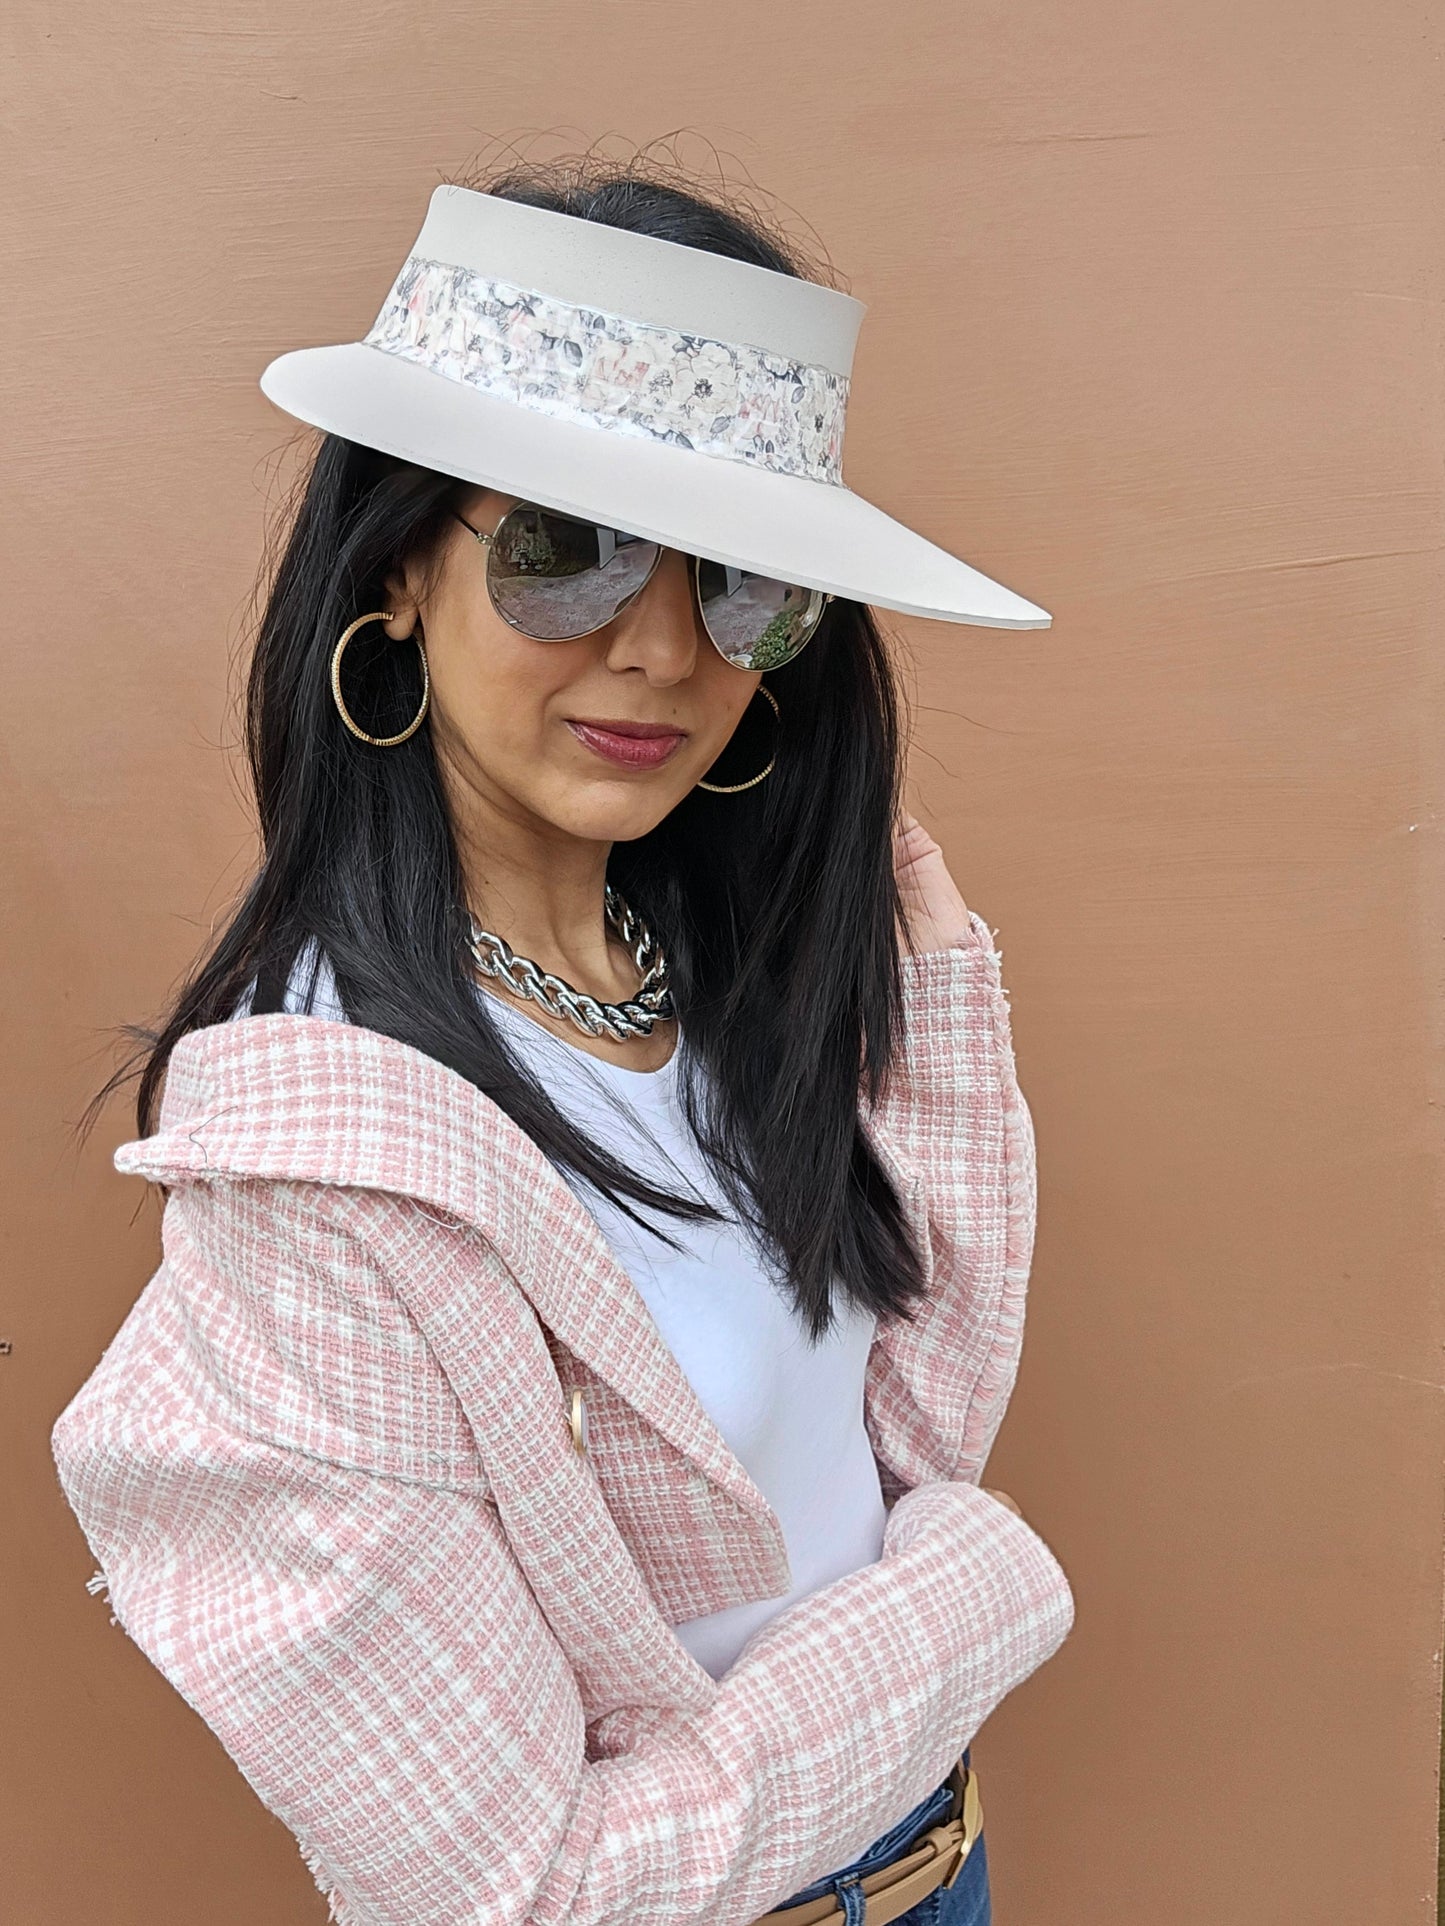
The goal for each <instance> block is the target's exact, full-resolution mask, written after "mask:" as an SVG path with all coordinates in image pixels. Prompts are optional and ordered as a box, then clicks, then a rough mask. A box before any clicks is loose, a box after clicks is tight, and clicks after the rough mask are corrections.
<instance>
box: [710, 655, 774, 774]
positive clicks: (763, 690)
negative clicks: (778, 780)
mask: <svg viewBox="0 0 1445 1926" xmlns="http://www.w3.org/2000/svg"><path fill="white" fill-rule="evenodd" d="M753 694H754V695H765V696H766V697H767V698H768V701H769V702H771V703H772V705H773V714H774V716H775V717H776V718H777V721H778V726H779V728H781V726H782V721H783V712H782V710H781V709H780V708H779V707H778V698H777V697H776V696H775V695H774V694H773V692H772V690H771V689H770V688H769V687H768V685H767V683H766V682H760V683H759V684H758V686H757V688H756V689H754V691H753ZM777 760H778V752H777V750H776V749H775V750H774V751H773V754H772V757H771V759H770V761H769V763H768V766H767V768H766V769H764V770H763V771H762V772H761V774H759V775H756V776H749V777H748V780H747V781H746V782H701V781H700V782H699V783H698V785H697V787H698V788H699V789H710V790H711V791H712V792H713V794H714V795H715V796H735V795H736V794H737V793H738V791H739V790H740V789H751V788H752V787H753V785H754V783H759V782H761V781H762V779H763V777H764V776H770V775H771V774H772V773H773V764H774V763H775V762H776V761H777Z"/></svg>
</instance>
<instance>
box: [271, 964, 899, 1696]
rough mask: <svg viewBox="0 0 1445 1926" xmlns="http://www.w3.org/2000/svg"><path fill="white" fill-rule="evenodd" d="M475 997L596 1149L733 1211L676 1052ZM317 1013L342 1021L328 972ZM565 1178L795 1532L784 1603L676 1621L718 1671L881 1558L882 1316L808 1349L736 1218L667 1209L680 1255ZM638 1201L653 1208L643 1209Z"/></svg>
mask: <svg viewBox="0 0 1445 1926" xmlns="http://www.w3.org/2000/svg"><path fill="white" fill-rule="evenodd" d="M308 979H309V969H307V968H306V967H305V964H304V959H303V962H302V963H299V964H298V966H297V969H296V971H295V972H294V973H293V975H292V979H291V988H290V989H289V990H288V993H287V997H286V1006H285V1007H286V1008H287V1009H288V1010H290V1009H293V1008H297V1009H299V1008H300V1007H301V1000H300V992H301V989H302V988H303V987H304V985H305V983H306V981H307V980H308ZM477 994H478V996H485V997H486V999H487V1008H488V1009H489V1010H491V1011H492V1012H493V1013H494V1015H495V1016H496V1019H497V1021H498V1023H499V1024H501V1025H502V1026H503V1028H504V1029H505V1030H506V1032H507V1034H508V1036H509V1038H510V1039H511V1040H512V1041H513V1042H514V1043H515V1045H516V1046H517V1048H518V1049H519V1051H521V1052H522V1053H524V1054H525V1057H526V1060H527V1062H528V1065H529V1067H530V1068H531V1069H532V1070H533V1071H534V1073H535V1075H536V1076H537V1078H538V1080H539V1081H540V1082H541V1083H542V1084H543V1085H544V1086H545V1088H546V1089H547V1091H548V1093H549V1094H550V1096H551V1097H552V1100H553V1102H554V1103H555V1104H556V1105H557V1107H558V1108H559V1109H560V1110H562V1111H563V1112H564V1113H565V1114H566V1115H567V1116H568V1117H569V1118H571V1119H572V1120H573V1121H574V1122H576V1123H577V1124H578V1125H579V1126H580V1127H581V1128H582V1129H584V1130H586V1131H587V1133H588V1134H589V1135H590V1136H591V1137H592V1139H593V1141H594V1142H597V1143H600V1144H603V1145H604V1146H605V1147H606V1148H607V1149H609V1150H610V1151H611V1152H612V1153H613V1154H614V1155H615V1156H617V1157H619V1158H620V1159H622V1161H624V1162H625V1163H626V1164H627V1165H628V1167H629V1168H631V1169H634V1170H636V1171H638V1172H639V1174H642V1175H646V1176H650V1177H651V1179H652V1181H653V1182H655V1183H657V1184H658V1185H659V1186H661V1187H662V1188H665V1189H667V1190H669V1191H672V1192H675V1193H679V1194H682V1195H689V1194H692V1195H700V1196H702V1197H704V1198H705V1199H706V1200H707V1201H708V1202H710V1203H713V1204H716V1205H717V1206H718V1207H719V1208H722V1209H726V1208H727V1207H726V1202H725V1199H724V1197H723V1195H722V1193H721V1192H720V1191H719V1189H718V1188H717V1186H716V1185H715V1184H714V1183H713V1181H712V1179H711V1174H710V1172H709V1170H708V1168H707V1165H706V1163H705V1161H704V1159H703V1158H702V1156H701V1153H700V1152H699V1150H698V1148H697V1145H696V1143H695V1141H694V1139H693V1137H692V1133H691V1132H690V1131H689V1130H688V1128H687V1124H686V1120H685V1118H684V1116H683V1114H682V1108H681V1101H680V1094H679V1091H678V1052H677V1050H674V1052H673V1055H672V1057H671V1058H670V1059H669V1060H668V1062H667V1063H666V1064H664V1065H663V1067H662V1068H661V1069H660V1070H631V1069H627V1068H625V1067H624V1066H623V1064H622V1063H621V1062H620V1061H619V1062H616V1063H614V1062H612V1061H610V1060H603V1059H601V1058H598V1057H594V1056H592V1055H591V1054H590V1053H588V1052H587V1051H585V1050H582V1049H579V1048H578V1047H577V1046H576V1045H574V1044H571V1043H568V1042H566V1041H565V1040H564V1039H563V1038H562V1037H561V1036H556V1035H553V1034H552V1032H551V1031H549V1030H546V1029H544V1028H543V1027H542V1025H541V1024H540V1023H538V1022H536V1021H534V1019H532V1018H531V1017H529V1016H527V1015H526V1014H525V1013H524V1012H523V1011H522V1010H521V1009H520V1008H517V1007H515V1006H513V1005H512V1004H510V1003H507V1002H504V1001H503V1000H502V998H501V996H494V995H492V994H491V993H489V992H488V991H485V990H482V989H481V988H478V991H477ZM245 1007H249V999H248V1002H247V1005H246V1006H245ZM313 1014H315V1015H318V1016H332V1017H335V1018H344V1013H343V1011H342V1009H341V1006H340V1003H339V1001H338V1000H337V998H336V993H335V987H334V981H333V979H332V977H331V974H330V971H329V969H327V968H326V967H325V966H324V965H323V968H322V972H321V976H320V979H319V981H318V984H317V997H316V1001H315V1003H314V1004H313ZM619 1100H620V1101H619ZM559 1174H560V1175H561V1176H562V1177H563V1178H564V1180H565V1181H566V1182H567V1183H568V1184H569V1185H570V1186H571V1188H572V1189H573V1191H574V1192H575V1193H576V1195H577V1196H578V1198H579V1199H580V1201H581V1202H582V1203H583V1204H584V1205H585V1206H586V1208H587V1209H588V1210H589V1211H590V1212H591V1213H592V1215H593V1216H594V1217H595V1218H596V1220H597V1223H598V1227H599V1229H600V1230H601V1231H602V1234H603V1236H604V1237H605V1238H606V1239H607V1242H608V1244H609V1245H610V1246H611V1248H612V1250H613V1252H614V1253H615V1255H616V1257H617V1260H618V1262H619V1263H620V1264H621V1266H622V1268H623V1269H624V1270H625V1271H626V1272H627V1273H628V1275H629V1276H630V1277H631V1278H632V1280H633V1282H634V1283H635V1284H636V1285H637V1288H638V1290H639V1292H640V1293H641V1295H642V1297H643V1300H644V1301H645V1303H646V1305H647V1308H648V1310H649V1311H650V1312H651V1314H652V1318H653V1321H654V1323H655V1324H656V1326H657V1328H658V1330H659V1332H660V1333H661V1335H662V1338H663V1340H664V1342H665V1343H666V1344H667V1346H668V1348H669V1349H670V1350H671V1352H672V1354H673V1356H674V1357H675V1358H676V1359H677V1361H678V1363H679V1364H680V1365H681V1367H682V1369H683V1371H684V1373H685V1375H686V1376H687V1378H688V1380H689V1382H690V1383H691V1385H692V1387H693V1389H694V1391H695V1392H696V1394H697V1397H698V1401H699V1403H700V1404H701V1405H702V1407H703V1409H704V1410H705V1411H706V1412H707V1414H708V1416H709V1417H710V1418H711V1419H712V1421H713V1423H714V1424H715V1425H716V1426H717V1428H718V1430H719V1431H720V1432H721V1434H722V1436H723V1438H724V1439H725V1440H726V1442H727V1444H728V1447H729V1449H730V1450H731V1451H732V1452H733V1453H734V1455H735V1456H736V1457H737V1458H738V1459H739V1460H740V1462H741V1463H742V1465H743V1466H744V1468H745V1469H746V1470H747V1473H748V1475H749V1477H751V1478H752V1480H753V1482H754V1483H755V1484H756V1485H757V1487H758V1489H759V1490H760V1491H761V1492H762V1494H763V1496H764V1497H765V1498H766V1499H767V1500H768V1503H769V1504H770V1505H771V1506H772V1507H773V1510H774V1511H775V1512H776V1514H777V1517H778V1522H779V1524H780V1525H781V1527H782V1531H783V1537H784V1542H785V1543H786V1545H787V1549H788V1559H789V1563H790V1565H791V1568H792V1574H793V1588H792V1590H791V1591H790V1592H789V1593H787V1594H786V1596H784V1597H782V1598H767V1599H758V1600H755V1601H754V1602H752V1603H750V1604H747V1605H735V1606H731V1607H729V1608H728V1609H727V1610H724V1611H721V1612H713V1613H709V1614H708V1615H707V1616H705V1617H702V1618H694V1619H688V1620H685V1621H684V1622H683V1623H682V1624H680V1625H678V1626H676V1627H675V1630H676V1632H677V1636H678V1638H679V1639H680V1640H681V1642H682V1643H683V1645H684V1646H685V1647H686V1648H687V1650H688V1651H689V1652H691V1654H692V1655H693V1657H694V1658H695V1659H696V1660H697V1661H698V1663H699V1664H700V1665H701V1666H702V1667H703V1668H704V1670H706V1671H707V1672H709V1673H711V1674H712V1676H713V1677H714V1678H721V1677H722V1676H723V1674H724V1673H725V1672H726V1671H727V1669H728V1667H729V1666H730V1665H732V1663H733V1661H734V1660H735V1659H736V1658H737V1656H738V1654H739V1652H740V1651H741V1650H742V1648H743V1646H744V1645H745V1644H746V1642H747V1640H748V1639H749V1638H750V1637H751V1636H752V1634H753V1633H754V1632H755V1631H757V1630H758V1628H759V1627H760V1626H762V1625H764V1624H766V1623H767V1621H768V1620H769V1619H771V1618H773V1617H775V1616H776V1615H777V1614H778V1613H779V1612H782V1611H784V1610H785V1609H786V1608H787V1607H788V1606H790V1605H792V1604H794V1603H796V1602H797V1601H798V1600H799V1599H801V1598H805V1597H807V1595H808V1594H809V1593H811V1592H814V1591H817V1590H818V1589H819V1588H820V1587H821V1586H824V1585H828V1584H831V1583H832V1582H833V1581H834V1580H835V1579H838V1578H842V1577H843V1576H845V1575H846V1574H847V1573H848V1572H851V1571H855V1570H857V1569H858V1568H859V1567H860V1566H862V1565H870V1564H872V1563H874V1562H875V1561H876V1560H877V1559H878V1557H879V1556H880V1554H881V1551H882V1546H883V1526H884V1521H885V1515H886V1514H885V1507H884V1503H883V1495H882V1491H881V1489H880V1486H879V1482H878V1467H877V1465H876V1463H875V1462H874V1458H873V1452H872V1447H871V1445H870V1444H869V1441H868V1435H867V1432H866V1431H865V1429H864V1425H863V1380H864V1372H865V1369H866V1366H867V1361H868V1352H869V1348H870V1346H871V1344H872V1341H873V1336H874V1331H875V1328H876V1319H875V1318H874V1316H873V1315H872V1314H871V1313H865V1312H863V1311H862V1310H860V1309H858V1308H857V1307H855V1306H853V1305H851V1304H849V1303H847V1302H846V1301H842V1300H840V1301H839V1302H838V1303H837V1305H836V1309H835V1322H834V1327H833V1329H832V1331H830V1332H829V1334H828V1335H827V1336H826V1337H825V1338H823V1339H821V1340H820V1341H819V1342H818V1343H817V1344H816V1345H810V1344H809V1343H808V1341H807V1334H806V1332H805V1331H804V1329H803V1325H802V1322H801V1319H800V1317H799V1315H798V1313H797V1312H796V1310H795V1309H794V1308H793V1305H792V1302H791V1299H790V1298H789V1297H787V1296H786V1295H785V1294H784V1292H783V1290H782V1289H781V1288H780V1286H779V1285H778V1283H777V1281H776V1272H775V1271H774V1270H772V1268H771V1267H770V1266H768V1265H767V1264H765V1263H764V1262H763V1261H762V1259H761V1256H760V1253H759V1251H758V1249H757V1247H756V1245H755V1243H754V1240H753V1238H752V1236H751V1234H750V1233H749V1232H748V1230H747V1229H746V1227H745V1226H743V1225H741V1224H740V1223H738V1222H737V1221H736V1220H735V1218H733V1216H732V1214H731V1213H730V1212H729V1214H728V1217H727V1219H726V1221H724V1222H722V1223H713V1222H701V1223H689V1222H688V1221H687V1220H685V1219H683V1218H678V1217H672V1216H667V1215H665V1214H662V1213H657V1214H656V1215H655V1217H654V1221H656V1222H657V1223H659V1224H660V1225H661V1226H662V1227H663V1228H665V1229H666V1230H667V1231H668V1232H669V1233H670V1235H671V1236H672V1237H674V1238H675V1239H676V1240H677V1242H678V1243H679V1244H680V1245H681V1246H682V1250H681V1251H680V1252H678V1251H674V1250H672V1249H670V1248H669V1247H668V1246H667V1245H666V1244H663V1243H662V1242H661V1241H660V1240H659V1239H657V1238H656V1237H654V1236H652V1235H651V1234H650V1233H649V1232H648V1231H646V1230H644V1229H643V1228H642V1227H641V1226H640V1225H638V1224H635V1223H634V1222H632V1220H631V1219H630V1218H628V1217H626V1216H624V1215H623V1214H622V1213H621V1212H620V1211H619V1210H618V1209H617V1208H616V1207H615V1206H614V1205H613V1204H612V1203H611V1202H610V1201H609V1200H608V1199H607V1198H605V1197H603V1196H601V1195H600V1193H598V1192H596V1191H594V1190H593V1189H592V1187H591V1186H590V1185H588V1184H586V1183H585V1182H584V1181H583V1180H582V1179H581V1178H579V1177H576V1176H575V1174H574V1173H572V1172H570V1171H561V1172H560V1173H559ZM628 1201H629V1203H631V1202H632V1200H630V1199H629V1200H628ZM633 1208H635V1209H636V1210H638V1211H639V1212H640V1213H641V1214H642V1215H643V1216H644V1217H645V1216H647V1215H648V1214H649V1213H648V1212H647V1210H646V1207H645V1206H643V1205H641V1204H633Z"/></svg>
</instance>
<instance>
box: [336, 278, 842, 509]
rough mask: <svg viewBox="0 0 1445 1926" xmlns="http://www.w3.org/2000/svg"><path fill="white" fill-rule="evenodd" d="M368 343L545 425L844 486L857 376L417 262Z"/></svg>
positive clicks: (395, 290)
mask: <svg viewBox="0 0 1445 1926" xmlns="http://www.w3.org/2000/svg"><path fill="white" fill-rule="evenodd" d="M363 340H364V341H365V343H366V345H367V346H368V347H372V348H381V349H383V350H384V351H385V352H386V353H387V354H395V355H400V356H402V357H403V358H404V359H405V360H407V361H413V362H415V363H416V364H417V365H418V366H419V367H423V368H430V369H431V370H432V371H433V372H434V373H436V374H439V375H445V376H446V377H447V379H448V380H450V381H463V382H466V383H467V384H468V386H470V387H473V388H478V389H481V390H482V391H483V392H484V393H486V394H490V395H497V396H498V397H500V398H501V399H502V400H504V401H510V402H513V403H515V404H516V405H518V406H520V407H525V408H534V409H536V410H537V411H538V412H539V413H541V414H546V415H554V416H557V417H559V418H561V419H563V420H567V421H581V422H588V423H591V424H592V425H593V426H595V427H598V428H611V429H614V430H617V431H619V432H620V433H622V434H630V435H650V436H652V438H653V439H654V440H655V441H666V442H672V443H674V444H675V445H676V446H677V447H680V448H693V449H696V450H698V452H699V453H701V454H704V455H718V456H721V457H722V458H723V459H724V460H726V461H746V462H754V463H756V464H757V466H758V467H760V468H770V469H772V470H773V471H774V473H775V474H779V475H806V476H808V477H809V478H810V479H811V480H813V481H825V482H834V483H839V482H841V481H842V479H843V417H844V411H845V409H846V407H847V403H848V377H847V375H843V374H835V373H834V372H833V370H832V369H831V368H821V367H815V366H810V365H809V364H808V363H807V362H803V361H793V360H790V359H789V358H788V357H787V356H786V355H780V354H770V353H769V352H768V350H767V349H766V348H756V347H753V346H752V345H751V344H750V343H747V342H736V341H717V340H713V339H710V338H709V337H708V336H707V335H701V334H680V333H678V332H677V330H676V329H674V328H665V327H661V326H659V325H657V324H656V323H654V322H648V321H638V320H633V319H631V318H629V317H628V316H626V315H620V314H608V313H606V312H604V311H602V310H601V309H598V308H595V307H578V306H576V305H575V304H574V303H572V302H570V301H560V300H558V299H556V298H555V297H554V296H551V295H546V294H541V293H539V292H538V291H537V290H536V289H534V288H520V287H517V286H516V285H515V284H514V283H512V282H509V281H499V280H496V279H495V278H494V277H493V276H491V275H487V274H482V273H479V272H478V271H477V270H476V269H475V268H465V267H456V266H453V265H452V263H451V262H449V261H434V260H428V259H427V258H426V257H425V256H424V255H418V254H413V255H410V256H409V257H408V259H407V261H406V265H405V266H404V267H403V268H402V270H401V273H400V274H399V275H398V276H397V278H396V281H395V282H394V284H393V286H392V290H391V292H390V294H388V296H387V297H386V300H385V301H384V302H383V304H382V309H381V312H380V314H379V315H378V316H377V317H376V320H375V322H374V323H373V325H372V327H371V328H370V329H369V330H368V331H367V333H366V334H365V335H364V336H363Z"/></svg>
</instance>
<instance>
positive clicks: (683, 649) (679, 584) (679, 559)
mask: <svg viewBox="0 0 1445 1926" xmlns="http://www.w3.org/2000/svg"><path fill="white" fill-rule="evenodd" d="M697 645H698V634H697V605H696V603H695V602H694V600H693V594H692V563H691V561H690V559H689V558H688V557H687V556H686V555H684V554H683V553H682V552H681V550H680V549H675V548H666V549H664V550H663V551H662V554H661V555H660V556H659V557H658V559H657V567H656V568H655V569H654V570H653V571H652V579H651V580H650V581H649V582H648V584H647V587H646V588H645V589H644V590H643V591H642V593H641V595H639V596H638V597H637V599H636V601H635V602H632V603H630V604H629V605H628V607H627V608H625V609H624V610H623V611H622V613H621V615H619V616H618V617H617V619H616V621H615V622H613V623H612V624H611V626H610V628H609V630H608V632H607V666H608V667H609V668H611V669H618V670H620V669H632V668H640V669H645V670H646V672H647V674H648V676H649V678H650V679H651V680H652V681H654V682H679V681H682V680H683V679H684V678H685V677H686V676H689V675H691V674H692V671H693V668H694V666H695V665H696V662H697Z"/></svg>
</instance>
